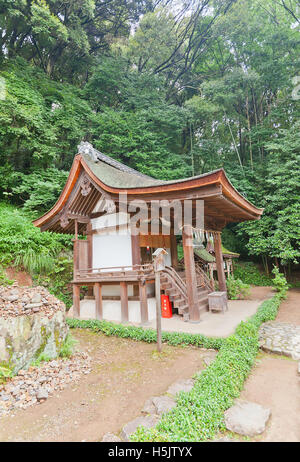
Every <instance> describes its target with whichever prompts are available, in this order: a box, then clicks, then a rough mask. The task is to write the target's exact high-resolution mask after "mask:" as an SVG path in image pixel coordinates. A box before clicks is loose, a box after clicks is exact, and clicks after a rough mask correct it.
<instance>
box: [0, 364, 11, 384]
mask: <svg viewBox="0 0 300 462" xmlns="http://www.w3.org/2000/svg"><path fill="white" fill-rule="evenodd" d="M11 377H13V372H12V370H11V369H10V368H9V366H7V365H6V364H2V365H1V364H0V385H1V383H5V382H6V380H7V379H9V378H11Z"/></svg>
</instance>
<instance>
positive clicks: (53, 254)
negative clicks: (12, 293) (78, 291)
mask: <svg viewBox="0 0 300 462" xmlns="http://www.w3.org/2000/svg"><path fill="white" fill-rule="evenodd" d="M0 215H1V221H0V264H2V265H3V266H9V265H10V266H16V267H17V268H20V269H21V268H24V269H25V270H26V271H28V273H29V274H30V275H31V276H32V277H33V280H34V282H35V283H37V284H39V285H44V286H46V287H47V288H48V290H49V291H50V292H51V293H52V294H53V295H55V296H56V297H57V298H59V299H60V300H62V301H63V302H64V303H65V304H66V306H67V307H70V306H71V305H72V289H71V284H70V283H71V280H72V276H73V259H72V236H69V235H64V234H55V233H50V232H43V233H42V232H41V231H40V230H39V229H38V228H36V227H35V226H33V224H32V222H31V218H32V217H31V216H30V215H28V214H26V213H24V211H23V210H21V209H19V208H16V207H13V206H11V205H8V204H6V203H3V202H2V203H0ZM1 281H3V282H4V283H5V281H6V279H5V277H4V273H3V272H1V269H0V284H1ZM6 284H9V280H7V281H6Z"/></svg>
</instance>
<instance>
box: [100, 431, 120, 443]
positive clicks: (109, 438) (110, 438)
mask: <svg viewBox="0 0 300 462" xmlns="http://www.w3.org/2000/svg"><path fill="white" fill-rule="evenodd" d="M120 441H122V440H121V438H119V437H118V436H117V435H114V434H113V433H105V435H104V436H103V438H102V442H103V443H118V442H120Z"/></svg>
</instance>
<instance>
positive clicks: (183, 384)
mask: <svg viewBox="0 0 300 462" xmlns="http://www.w3.org/2000/svg"><path fill="white" fill-rule="evenodd" d="M193 386H194V380H193V379H181V380H177V382H174V383H173V384H172V385H170V387H169V388H168V390H167V393H169V394H170V395H174V396H175V395H176V393H179V392H181V391H186V392H188V391H191V389H192V388H193Z"/></svg>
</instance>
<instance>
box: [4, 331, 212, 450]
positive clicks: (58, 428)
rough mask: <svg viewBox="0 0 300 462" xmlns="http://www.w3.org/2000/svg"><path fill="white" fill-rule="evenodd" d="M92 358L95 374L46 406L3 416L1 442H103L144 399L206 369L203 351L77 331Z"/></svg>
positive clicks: (67, 389)
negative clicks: (159, 350) (159, 349)
mask: <svg viewBox="0 0 300 462" xmlns="http://www.w3.org/2000/svg"><path fill="white" fill-rule="evenodd" d="M73 334H74V336H75V337H76V338H77V339H78V340H79V341H80V348H81V349H82V350H85V351H87V352H88V353H89V355H90V356H91V357H92V369H93V371H92V373H91V374H89V375H87V376H84V377H83V378H82V380H81V381H80V382H79V383H78V384H76V385H74V386H69V387H67V388H66V389H65V390H63V391H62V392H59V395H56V396H53V397H51V398H49V399H48V400H47V401H46V402H44V403H43V404H40V405H37V406H33V407H32V408H28V409H27V410H25V411H22V410H20V411H18V412H15V413H14V416H6V417H3V418H2V419H1V420H0V441H83V440H84V441H101V439H102V436H103V434H104V433H106V432H114V433H117V432H119V431H120V429H121V427H122V426H123V425H124V424H126V423H127V422H129V421H130V420H132V419H134V418H135V417H137V416H139V415H140V411H141V409H142V408H143V405H144V403H145V401H146V400H147V399H148V398H150V397H151V396H155V395H160V394H163V393H165V392H166V390H167V388H168V387H169V385H171V384H172V383H173V382H175V381H176V380H177V379H179V378H190V377H192V376H193V374H194V373H195V372H196V371H199V370H200V369H202V368H203V359H202V358H203V355H204V354H205V350H204V351H203V350H199V349H196V348H179V347H178V348H174V347H170V346H164V351H163V354H162V356H161V357H159V356H158V355H157V353H156V351H155V345H153V344H150V345H148V344H145V343H138V342H134V341H130V340H125V339H119V338H115V337H105V336H104V335H102V334H95V333H92V332H89V331H83V330H82V331H80V330H77V331H73Z"/></svg>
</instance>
